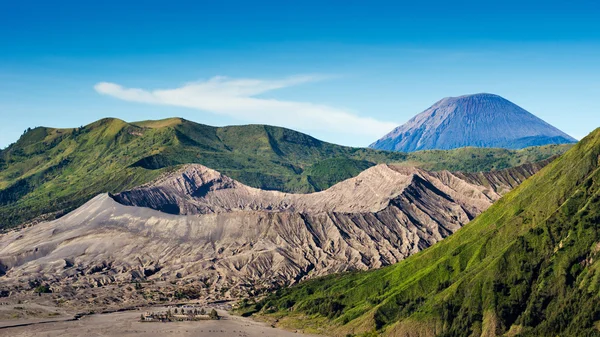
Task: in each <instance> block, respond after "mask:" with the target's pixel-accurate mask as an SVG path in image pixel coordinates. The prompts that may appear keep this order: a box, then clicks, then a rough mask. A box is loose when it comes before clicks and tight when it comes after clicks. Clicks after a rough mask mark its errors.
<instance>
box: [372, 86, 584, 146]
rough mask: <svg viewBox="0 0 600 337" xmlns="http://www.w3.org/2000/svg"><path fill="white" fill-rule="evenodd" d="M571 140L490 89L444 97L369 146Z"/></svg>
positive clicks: (546, 142)
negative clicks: (488, 91)
mask: <svg viewBox="0 0 600 337" xmlns="http://www.w3.org/2000/svg"><path fill="white" fill-rule="evenodd" d="M574 142H576V140H575V139H574V138H573V137H571V136H569V135H567V134H566V133H564V132H562V131H560V130H558V129H557V128H555V127H553V126H552V125H550V124H548V123H546V122H545V121H543V120H541V119H540V118H538V117H536V116H535V115H533V114H531V113H530V112H528V111H527V110H525V109H523V108H521V107H519V106H518V105H516V104H514V103H512V102H511V101H509V100H507V99H505V98H503V97H501V96H498V95H495V94H490V93H478V94H471V95H463V96H458V97H446V98H443V99H441V100H439V101H438V102H436V103H435V104H433V105H432V106H431V107H430V108H428V109H427V110H425V111H423V112H422V113H420V114H418V115H416V116H415V117H413V118H412V119H411V120H409V121H408V122H407V123H406V124H404V125H401V126H399V127H397V128H396V129H394V130H392V132H390V133H388V134H387V135H385V136H384V137H383V138H381V139H380V140H378V141H377V142H375V143H373V144H371V145H370V147H372V148H375V149H380V150H392V151H402V152H412V151H419V150H432V149H441V150H448V149H454V148H459V147H465V146H475V147H500V148H509V149H520V148H525V147H529V146H538V145H547V144H565V143H574Z"/></svg>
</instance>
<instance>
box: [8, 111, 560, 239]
mask: <svg viewBox="0 0 600 337" xmlns="http://www.w3.org/2000/svg"><path fill="white" fill-rule="evenodd" d="M568 148H569V146H545V147H537V148H529V149H525V150H521V151H509V150H503V149H476V148H465V149H458V150H454V151H424V152H417V153H411V154H403V153H396V152H385V151H376V150H372V149H365V148H350V147H344V146H339V145H334V144H330V143H326V142H322V141H319V140H317V139H315V138H312V137H310V136H308V135H305V134H302V133H299V132H295V131H292V130H289V129H284V128H278V127H272V126H264V125H246V126H230V127H221V128H217V127H211V126H207V125H202V124H197V123H193V122H190V121H186V120H183V119H180V118H171V119H166V120H160V121H143V122H136V123H126V122H124V121H122V120H118V119H111V118H107V119H102V120H99V121H97V122H94V123H92V124H90V125H87V126H85V127H80V128H75V129H53V128H45V127H39V128H35V129H33V130H29V131H28V132H26V133H25V134H24V135H23V136H22V137H21V138H20V139H19V140H18V141H17V142H16V143H15V144H12V145H11V146H9V147H8V148H6V149H4V150H2V151H0V229H2V228H9V227H13V226H16V225H19V224H21V223H25V222H29V221H33V222H35V221H39V220H42V219H51V218H54V217H56V216H60V215H62V214H64V213H65V212H68V211H70V210H72V209H74V208H76V207H78V206H80V205H82V204H83V203H84V202H86V201H87V200H89V199H90V198H91V197H93V196H95V195H96V194H98V193H102V192H113V193H114V192H118V191H121V190H124V189H128V188H132V187H134V186H137V185H140V184H143V183H146V182H149V181H151V180H153V179H155V178H156V177H157V176H159V175H160V174H162V173H163V172H165V171H166V170H171V169H173V168H174V167H176V166H177V165H180V164H185V163H200V164H203V165H206V166H208V167H211V168H213V169H216V170H219V171H221V172H223V173H224V174H226V175H228V176H230V177H232V178H234V179H237V180H239V181H241V182H243V183H245V184H248V185H250V186H254V187H260V188H263V189H274V190H281V191H287V192H312V191H318V190H322V189H325V188H328V187H330V186H331V185H333V184H335V183H337V182H339V181H341V180H344V179H347V178H350V177H352V176H355V175H357V174H358V173H359V172H360V171H362V170H364V169H365V168H368V167H369V166H372V165H375V164H377V163H382V162H393V163H401V162H402V163H406V164H410V165H418V166H423V167H426V168H428V169H450V170H465V171H482V170H491V169H502V168H506V167H511V166H516V165H520V164H523V163H526V162H533V161H538V160H542V159H545V158H548V157H551V156H553V155H556V154H561V153H563V152H564V151H566V150H567V149H568Z"/></svg>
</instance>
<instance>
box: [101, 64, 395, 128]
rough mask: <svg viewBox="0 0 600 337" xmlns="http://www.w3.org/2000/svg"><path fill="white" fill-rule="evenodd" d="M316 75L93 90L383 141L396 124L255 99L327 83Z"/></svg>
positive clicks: (109, 85) (252, 120)
mask: <svg viewBox="0 0 600 337" xmlns="http://www.w3.org/2000/svg"><path fill="white" fill-rule="evenodd" d="M325 78H326V77H324V76H318V75H304V76H293V77H288V78H284V79H279V80H261V79H231V78H227V77H221V76H218V77H213V78H211V79H209V80H207V81H200V82H192V83H187V84H185V85H183V86H182V87H179V88H174V89H159V90H144V89H137V88H124V87H122V86H120V85H118V84H115V83H108V82H101V83H98V84H96V85H95V86H94V89H95V90H96V91H97V92H98V93H100V94H103V95H108V96H113V97H116V98H119V99H122V100H125V101H131V102H139V103H147V104H160V105H171V106H179V107H186V108H192V109H197V110H202V111H208V112H212V113H215V114H221V115H226V116H230V117H233V118H235V119H238V120H242V121H245V122H249V123H260V124H271V125H279V126H285V127H289V128H293V129H300V130H316V131H317V130H320V131H331V132H338V133H345V134H353V135H367V136H373V137H380V136H382V135H384V134H386V133H388V132H389V131H390V130H392V129H393V128H395V127H396V126H397V124H396V123H390V122H383V121H378V120H376V119H373V118H369V117H361V116H358V115H356V114H353V113H351V112H348V111H345V110H342V109H338V108H335V107H331V106H327V105H321V104H313V103H308V102H295V101H284V100H276V99H265V98H257V97H255V96H257V95H260V94H263V93H266V92H269V91H272V90H276V89H281V88H286V87H290V86H294V85H298V84H302V83H308V82H315V81H319V80H323V79H325Z"/></svg>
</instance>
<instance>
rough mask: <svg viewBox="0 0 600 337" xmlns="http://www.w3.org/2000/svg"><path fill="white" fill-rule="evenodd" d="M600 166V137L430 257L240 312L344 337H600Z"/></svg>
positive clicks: (319, 282) (310, 287) (305, 287)
mask: <svg viewBox="0 0 600 337" xmlns="http://www.w3.org/2000/svg"><path fill="white" fill-rule="evenodd" d="M599 161H600V129H597V130H596V131H595V132H593V133H592V134H591V135H590V136H588V137H587V138H585V139H584V140H582V141H581V142H579V143H578V144H577V145H575V147H574V148H573V149H571V150H570V151H568V152H567V153H566V154H564V155H563V156H562V157H560V158H559V159H557V160H555V161H553V162H552V163H551V164H549V165H548V166H547V167H545V168H544V169H543V170H542V171H540V172H539V173H538V174H536V175H535V176H533V177H532V178H530V179H528V180H527V181H525V182H524V183H523V184H521V186H519V187H518V188H516V189H515V190H514V191H512V192H511V193H509V194H507V195H506V196H505V197H504V198H502V199H501V200H500V201H498V202H497V203H496V204H494V205H493V206H492V207H491V208H490V209H489V210H488V211H486V212H484V213H483V214H482V215H480V216H479V217H477V218H476V219H475V220H473V221H472V222H471V223H469V224H468V225H466V226H465V227H464V228H462V229H461V230H459V231H458V232H457V233H456V234H454V235H452V236H450V237H449V238H447V239H445V240H444V241H442V242H440V243H438V244H436V245H434V246H432V247H431V248H429V249H426V250H424V251H422V252H420V253H418V254H416V255H413V256H411V257H410V258H408V259H406V260H404V261H402V262H400V263H398V264H395V265H392V266H389V267H385V268H381V269H379V270H374V271H369V272H354V273H346V274H342V275H332V276H328V277H324V278H320V279H316V280H311V281H307V282H304V283H301V284H300V285H298V286H295V287H292V288H288V289H282V290H280V291H278V292H276V293H275V294H273V295H270V296H268V297H267V298H265V299H264V300H262V301H260V302H258V303H251V302H248V301H246V302H244V303H242V304H241V306H242V308H241V309H240V311H241V312H243V313H245V314H246V315H248V314H249V313H260V314H261V315H266V316H270V317H272V318H277V319H278V322H279V324H281V325H284V326H288V327H293V328H300V329H305V330H308V331H314V332H320V333H325V334H328V335H340V336H343V335H346V334H349V335H361V336H368V335H371V334H373V335H375V334H383V335H393V336H409V335H410V336H497V335H507V336H516V335H518V336H599V335H600V330H599V328H600V163H599ZM409 332H410V333H409Z"/></svg>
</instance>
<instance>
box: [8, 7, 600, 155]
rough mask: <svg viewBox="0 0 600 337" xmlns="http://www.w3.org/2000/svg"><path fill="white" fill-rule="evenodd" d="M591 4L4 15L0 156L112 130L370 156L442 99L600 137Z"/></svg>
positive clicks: (596, 26)
mask: <svg viewBox="0 0 600 337" xmlns="http://www.w3.org/2000/svg"><path fill="white" fill-rule="evenodd" d="M599 6H600V5H597V4H595V3H594V2H593V1H560V2H559V1H543V2H542V1H525V0H521V1H513V0H508V1H502V2H500V1H496V2H491V1H477V2H476V1H444V2H441V1H440V2H436V1H411V2H405V1H377V0H371V1H352V0H350V1H348V0H347V1H323V0H321V1H313V0H305V1H284V0H279V1H259V0H256V1H228V0H219V1H177V0H172V1H152V0H147V1H123V0H120V1H111V0H108V1H94V2H92V1H66V0H65V1H61V0H57V1H28V0H20V1H0V148H4V147H6V146H8V145H9V144H10V143H12V142H15V141H16V140H17V139H18V138H19V137H20V135H21V134H22V133H23V130H25V129H26V128H28V127H36V126H50V127H78V126H81V125H85V124H89V123H91V122H93V121H95V120H98V119H100V118H104V117H116V118H120V119H123V120H126V121H130V122H133V121H139V120H148V119H162V118H168V117H183V118H185V119H188V120H192V121H195V122H198V123H203V124H209V125H215V126H223V125H237V124H271V125H278V126H284V127H288V128H291V129H295V130H298V131H302V132H305V133H308V134H310V135H312V136H314V137H317V138H319V139H322V140H326V141H329V142H333V143H337V144H343V145H350V146H367V145H369V144H370V143H372V142H374V141H375V140H377V139H378V138H380V137H381V136H383V135H384V134H386V133H387V132H389V131H391V130H392V129H393V128H394V127H395V126H398V125H400V124H402V123H404V122H406V121H408V120H409V119H410V118H411V117H413V116H414V115H416V114H417V113H419V112H421V111H423V110H425V109H426V108H428V107H429V106H431V105H432V104H433V103H435V102H436V101H438V100H440V99H441V98H443V97H447V96H459V95H464V94H472V93H480V92H488V93H494V94H498V95H501V96H503V97H504V98H506V99H508V100H510V101H512V102H514V103H516V104H518V105H519V106H521V107H523V108H524V109H526V110H528V111H529V112H531V113H533V114H535V115H537V116H538V117H540V118H542V119H544V120H545V121H547V122H549V123H550V124H552V125H554V126H556V127H558V128H559V129H561V130H563V131H565V132H566V133H568V134H570V135H572V136H573V137H575V138H578V139H580V138H582V137H584V136H585V135H587V134H588V133H589V132H591V131H592V130H594V129H595V128H597V127H600V100H598V99H597V98H598V97H600V62H598V60H600V20H598V18H597V16H598V13H600V7H599Z"/></svg>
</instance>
